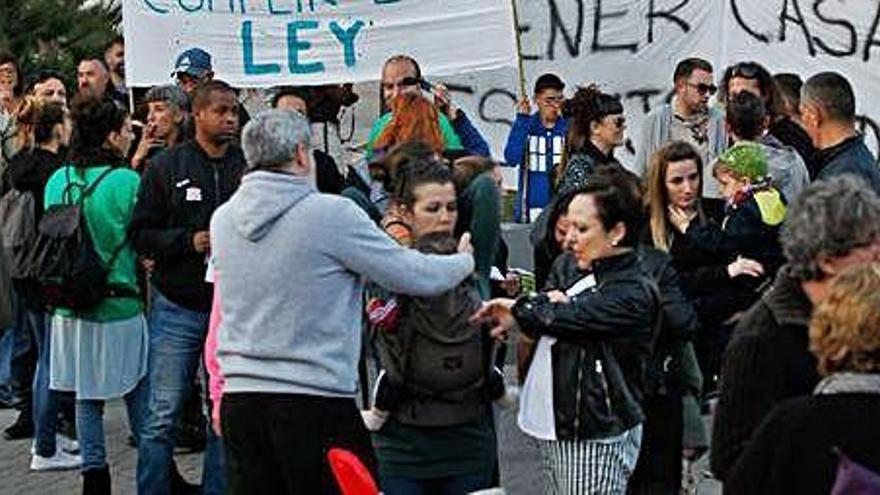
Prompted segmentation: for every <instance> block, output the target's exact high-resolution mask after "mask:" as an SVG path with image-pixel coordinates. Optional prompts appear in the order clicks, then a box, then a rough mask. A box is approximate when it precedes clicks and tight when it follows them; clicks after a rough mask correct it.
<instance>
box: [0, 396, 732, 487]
mask: <svg viewBox="0 0 880 495" xmlns="http://www.w3.org/2000/svg"><path fill="white" fill-rule="evenodd" d="M15 414H16V413H15V412H14V411H10V410H3V411H0V426H2V427H5V425H7V424H9V423H11V422H12V421H14V419H15ZM105 435H106V437H107V457H108V459H109V461H110V464H111V470H112V477H113V492H114V493H116V494H130V493H134V487H135V465H136V462H137V455H136V451H135V449H133V448H131V447H129V446H128V445H127V444H126V443H125V440H126V438H127V436H128V421H127V419H126V417H125V408H124V407H123V405H122V403H121V402H118V401H117V402H112V403H110V404H108V405H107V410H106V412H105ZM498 441H499V447H500V456H501V466H502V484H503V485H504V488H505V489H506V491H507V493H508V494H510V495H534V494H537V493H540V491H539V487H540V486H541V485H540V477H539V473H538V464H537V461H536V453H535V450H534V448H533V446H532V444H531V442H530V441H529V439H528V438H527V437H525V436H524V435H523V434H522V433H521V432H520V431H519V429H517V428H516V425H515V413H514V411H513V410H502V411H500V413H499V438H498ZM29 450H30V441H17V442H8V441H4V440H2V439H0V495H12V494H39V495H54V494H59V495H60V494H74V493H79V490H80V479H79V475H78V474H77V473H76V472H75V471H64V472H55V473H31V472H29V471H28V465H29V462H30V452H29ZM177 462H178V465H179V466H180V468H181V470H182V471H183V475H184V476H185V477H186V478H187V479H188V480H190V481H194V482H195V481H197V480H198V479H199V478H200V476H201V455H199V454H194V455H182V456H177ZM698 493H700V494H705V495H716V494H720V493H721V490H720V488H719V487H718V484H717V483H712V482H704V483H703V484H701V486H700V490H699V492H698Z"/></svg>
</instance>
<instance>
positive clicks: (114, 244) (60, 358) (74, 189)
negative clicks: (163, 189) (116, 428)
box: [44, 95, 148, 493]
mask: <svg viewBox="0 0 880 495" xmlns="http://www.w3.org/2000/svg"><path fill="white" fill-rule="evenodd" d="M71 117H72V119H73V136H72V139H71V145H70V161H69V163H68V165H66V166H63V167H61V168H60V169H59V170H57V171H56V172H55V173H54V174H53V175H52V176H51V177H50V178H49V182H48V183H47V184H46V192H45V202H44V203H45V206H46V208H47V210H48V209H50V208H51V207H52V206H53V205H58V204H63V203H64V202H66V201H74V202H78V201H80V200H82V203H83V212H84V216H85V220H86V224H87V226H88V231H89V232H90V234H91V236H92V242H93V243H94V249H95V251H96V252H97V254H98V255H99V256H100V257H101V259H102V260H103V261H104V263H105V264H106V265H107V268H108V270H109V274H108V276H107V282H108V285H110V286H112V287H114V288H119V289H122V290H120V291H118V292H119V293H120V295H112V296H111V295H108V296H107V297H105V298H104V300H103V301H102V302H100V303H99V304H98V305H97V306H95V307H94V308H91V309H89V310H81V311H77V312H74V311H73V310H71V309H70V308H63V307H58V308H55V311H54V315H53V318H52V336H51V344H50V349H51V366H50V369H51V378H50V387H51V388H52V389H53V390H62V391H71V392H74V393H75V394H76V426H77V432H78V434H79V441H80V447H81V452H82V460H83V463H82V474H83V492H84V493H110V471H109V469H108V466H107V461H106V453H105V448H104V429H103V418H102V416H103V407H104V401H105V400H108V399H114V398H118V397H122V398H124V399H125V403H126V406H127V408H128V415H129V421H130V423H131V425H132V428H131V429H132V431H134V432H136V433H135V435H137V432H138V431H139V430H140V423H141V418H142V417H143V414H144V412H145V410H146V407H147V402H146V398H147V397H146V392H147V387H146V381H145V377H146V370H147V348H148V347H147V342H148V340H147V339H148V335H147V327H146V322H145V320H144V317H143V303H142V302H141V298H140V297H139V296H138V295H137V273H136V262H135V253H134V251H133V250H132V249H131V246H129V245H128V240H127V235H126V232H127V230H128V224H129V221H130V219H131V212H132V209H133V208H134V203H135V197H136V194H137V190H138V187H139V184H140V179H139V177H138V175H137V173H135V172H134V171H132V170H131V169H129V168H128V166H127V165H126V163H125V156H126V155H127V153H128V150H129V148H130V146H131V141H132V137H133V136H132V131H131V119H130V118H129V116H128V114H127V113H126V112H125V111H124V110H122V109H120V108H119V107H117V106H116V104H115V103H113V102H112V101H110V100H109V99H102V98H95V97H88V96H83V95H80V96H79V97H77V98H76V99H74V101H73V104H72V110H71ZM65 191H69V193H70V194H69V197H68V195H67V194H65ZM84 191H90V192H87V193H86V197H85V198H82V195H83V192H84Z"/></svg>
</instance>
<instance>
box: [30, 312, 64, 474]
mask: <svg viewBox="0 0 880 495" xmlns="http://www.w3.org/2000/svg"><path fill="white" fill-rule="evenodd" d="M28 319H29V320H30V327H31V331H32V332H33V333H32V336H33V339H34V342H35V343H36V345H37V370H36V373H35V374H34V388H33V407H34V443H35V445H34V449H35V452H36V453H37V454H38V455H41V456H43V457H52V456H53V455H55V432H56V431H57V429H58V409H59V394H58V392H57V391H55V390H49V356H50V349H49V342H50V341H51V340H52V339H51V338H50V337H49V333H50V332H51V330H52V317H51V316H50V315H47V314H46V313H44V312H43V311H40V310H28Z"/></svg>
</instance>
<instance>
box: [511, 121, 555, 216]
mask: <svg viewBox="0 0 880 495" xmlns="http://www.w3.org/2000/svg"><path fill="white" fill-rule="evenodd" d="M567 132H568V121H567V120H566V119H565V118H562V117H560V118H559V120H557V121H556V125H554V126H553V128H552V129H546V128H545V127H544V124H542V123H541V116H540V115H538V113H537V112H536V113H534V114H532V115H524V114H517V115H516V120H514V121H513V128H511V129H510V135H509V136H508V137H507V145H506V146H505V147H504V161H505V162H506V163H507V165H508V166H511V167H519V166H520V165H521V164H522V163H523V160H524V159H525V157H526V151H527V149H528V153H529V177H528V191H527V192H526V199H527V201H528V205H529V208H544V207H545V206H547V203H548V202H550V197H551V196H552V181H551V180H550V177H551V173H552V171H553V168H554V167H556V166H557V165H559V163H560V162H561V161H562V150H563V149H564V148H565V134H566V133H567ZM530 138H533V139H530ZM541 140H543V146H542V145H541ZM521 172H522V171H520V173H519V174H518V179H517V181H518V183H517V193H516V206H515V208H514V217H515V218H516V220H517V221H520V222H528V221H529V218H528V212H523V211H522V204H523V198H522V194H523V174H522V173H521Z"/></svg>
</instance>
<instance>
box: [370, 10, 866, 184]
mask: <svg viewBox="0 0 880 495" xmlns="http://www.w3.org/2000/svg"><path fill="white" fill-rule="evenodd" d="M517 7H518V10H519V15H520V26H519V28H520V31H521V33H522V41H523V55H524V57H525V70H526V78H527V80H528V81H529V92H531V87H532V84H533V83H534V81H535V79H536V78H537V77H538V76H539V75H541V74H542V73H544V72H555V73H556V74H558V75H559V76H560V77H562V78H563V80H565V82H566V83H567V88H566V93H567V94H571V91H573V89H574V87H575V86H576V85H586V84H589V83H592V82H595V83H599V84H600V86H601V87H602V89H603V90H604V91H607V92H612V93H617V94H620V95H621V96H622V98H623V102H624V108H625V113H626V117H627V121H626V125H627V130H626V135H627V138H628V146H627V147H624V148H622V149H619V150H618V151H617V152H616V155H617V157H618V158H619V159H620V160H621V161H623V162H625V163H628V162H630V161H632V160H633V158H634V154H633V152H632V150H633V149H634V148H636V147H638V143H637V142H636V141H637V140H638V138H639V136H640V133H639V130H640V127H641V124H642V122H643V121H644V118H645V115H646V114H647V113H648V112H649V111H650V110H651V109H653V108H656V107H657V106H658V105H662V104H664V103H665V102H667V101H668V100H669V98H670V97H671V94H672V89H673V83H672V72H673V70H674V68H675V64H676V63H677V62H678V61H679V60H681V59H683V58H686V57H693V56H695V57H702V58H705V59H706V60H709V61H710V62H712V64H713V65H714V67H715V78H716V82H717V83H718V84H720V82H721V75H722V73H723V71H724V68H725V67H726V66H728V65H730V64H733V63H735V62H740V61H747V60H753V61H757V62H759V63H761V64H763V65H764V66H765V67H767V69H768V70H770V71H771V72H772V73H778V72H794V73H797V74H800V75H801V77H803V78H804V79H807V78H808V77H809V76H811V75H813V74H816V73H818V72H822V71H828V70H833V71H838V72H840V73H841V74H844V75H845V76H846V77H847V78H848V79H849V80H850V82H851V83H852V85H853V88H854V89H855V92H856V101H857V113H858V115H859V121H858V125H859V129H860V130H861V131H863V132H864V134H865V136H866V139H867V142H868V145H869V147H871V149H872V150H875V151H876V150H877V149H878V138H880V98H878V97H877V94H878V92H880V2H876V1H874V2H869V1H861V0H518V2H517ZM441 80H443V81H444V82H447V83H452V84H453V85H454V88H453V89H454V90H455V91H454V92H453V97H455V98H456V99H457V101H459V103H460V106H461V107H463V108H464V109H465V110H466V111H467V112H468V114H469V115H471V116H472V118H473V120H474V122H475V124H476V125H477V126H478V127H479V128H480V130H481V131H483V133H484V134H485V135H486V137H487V139H488V140H489V142H490V143H491V145H492V150H493V155H494V156H495V157H496V158H499V159H500V158H502V157H503V154H502V150H503V147H504V144H505V142H506V140H507V135H508V133H509V131H510V125H511V123H512V121H513V117H514V112H515V110H514V108H515V107H514V104H515V99H516V98H517V92H518V89H517V82H516V75H515V72H514V71H513V70H510V69H508V70H501V71H495V72H491V73H482V74H477V75H469V76H461V77H456V78H442V79H441ZM375 92H376V87H375V86H373V87H370V88H369V89H366V87H365V89H363V90H362V91H360V93H361V94H362V101H363V102H364V104H366V105H367V107H368V110H369V111H372V112H373V114H374V115H375V109H376V108H377V106H376V104H375V103H372V102H369V101H367V99H366V98H364V96H369V95H368V94H367V93H375ZM511 177H513V176H511ZM509 183H510V184H515V180H513V179H511V181H510V182H509Z"/></svg>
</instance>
